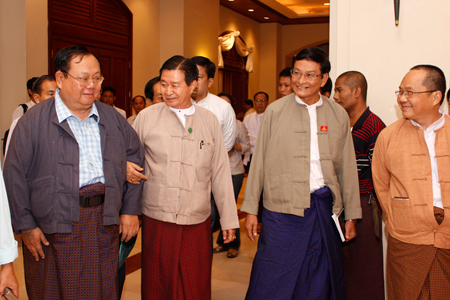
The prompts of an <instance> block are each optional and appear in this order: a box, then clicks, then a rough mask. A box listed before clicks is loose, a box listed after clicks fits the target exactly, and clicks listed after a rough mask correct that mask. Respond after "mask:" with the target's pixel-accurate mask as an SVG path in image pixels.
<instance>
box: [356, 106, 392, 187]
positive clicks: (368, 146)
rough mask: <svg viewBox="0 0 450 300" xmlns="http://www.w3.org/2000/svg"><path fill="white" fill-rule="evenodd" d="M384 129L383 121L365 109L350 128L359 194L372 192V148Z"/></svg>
mask: <svg viewBox="0 0 450 300" xmlns="http://www.w3.org/2000/svg"><path fill="white" fill-rule="evenodd" d="M385 127H386V125H385V124H384V123H383V121H381V119H380V118H379V117H378V116H377V115H375V114H374V113H372V112H371V111H370V109H369V108H368V107H367V109H366V110H365V111H364V113H363V114H362V115H361V117H359V119H358V121H356V123H355V125H354V126H353V128H352V137H353V145H354V147H355V155H356V164H357V166H358V178H359V192H360V193H361V194H364V193H370V192H373V181H372V155H373V148H374V147H375V141H376V140H377V138H378V134H379V133H380V131H381V130H383V129H384V128H385Z"/></svg>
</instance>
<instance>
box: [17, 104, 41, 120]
mask: <svg viewBox="0 0 450 300" xmlns="http://www.w3.org/2000/svg"><path fill="white" fill-rule="evenodd" d="M25 104H26V105H27V106H28V109H30V108H32V107H33V106H35V105H36V103H34V102H33V101H32V100H30V101H28V102H27V103H25ZM21 116H23V107H22V105H19V106H18V107H16V109H15V110H14V112H13V115H12V121H14V120H15V119H18V118H20V117H21Z"/></svg>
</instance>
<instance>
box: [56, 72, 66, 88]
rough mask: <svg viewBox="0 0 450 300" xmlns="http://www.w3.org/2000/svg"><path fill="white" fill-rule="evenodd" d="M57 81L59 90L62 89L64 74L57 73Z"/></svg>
mask: <svg viewBox="0 0 450 300" xmlns="http://www.w3.org/2000/svg"><path fill="white" fill-rule="evenodd" d="M55 79H56V85H57V86H58V88H59V89H60V88H61V86H62V82H63V79H64V74H63V72H61V71H57V72H56V73H55Z"/></svg>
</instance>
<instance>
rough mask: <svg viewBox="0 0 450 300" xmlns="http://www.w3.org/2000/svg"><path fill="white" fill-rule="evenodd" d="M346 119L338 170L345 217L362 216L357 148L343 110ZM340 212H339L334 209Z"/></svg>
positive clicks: (343, 125) (358, 217)
mask: <svg viewBox="0 0 450 300" xmlns="http://www.w3.org/2000/svg"><path fill="white" fill-rule="evenodd" d="M342 113H343V114H345V115H344V117H343V118H342V119H343V120H345V122H343V124H342V128H343V129H342V130H343V132H344V141H343V149H342V158H341V166H340V169H339V170H338V171H337V172H336V174H337V177H338V180H339V185H340V187H341V193H342V201H343V204H344V214H345V219H346V220H349V219H360V218H362V211H361V200H360V196H359V181H358V168H357V166H356V156H355V148H354V146H353V138H352V134H351V131H350V121H349V119H348V116H347V115H346V114H347V113H346V112H345V111H344V110H343V112H342ZM334 213H336V214H338V213H339V212H337V211H334Z"/></svg>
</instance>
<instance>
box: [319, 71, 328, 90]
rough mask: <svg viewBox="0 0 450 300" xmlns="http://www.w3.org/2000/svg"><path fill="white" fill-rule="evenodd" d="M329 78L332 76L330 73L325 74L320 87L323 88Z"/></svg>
mask: <svg viewBox="0 0 450 300" xmlns="http://www.w3.org/2000/svg"><path fill="white" fill-rule="evenodd" d="M329 77H330V74H328V73H325V74H323V76H322V84H321V85H320V87H323V86H324V85H325V84H326V83H327V81H328V78H329Z"/></svg>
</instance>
